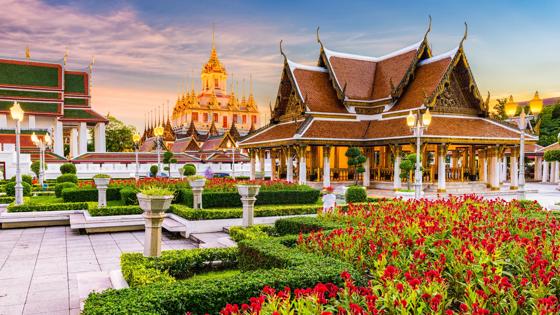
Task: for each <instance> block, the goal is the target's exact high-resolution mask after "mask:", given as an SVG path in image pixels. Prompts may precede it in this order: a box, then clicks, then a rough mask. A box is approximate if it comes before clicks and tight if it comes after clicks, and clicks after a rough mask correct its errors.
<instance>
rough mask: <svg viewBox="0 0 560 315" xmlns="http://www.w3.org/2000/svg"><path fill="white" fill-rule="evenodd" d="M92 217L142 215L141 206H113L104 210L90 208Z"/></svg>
mask: <svg viewBox="0 0 560 315" xmlns="http://www.w3.org/2000/svg"><path fill="white" fill-rule="evenodd" d="M88 212H89V214H90V215H91V216H92V217H99V216H111V215H131V214H142V212H143V211H142V209H140V207H139V206H112V207H103V208H90V209H89V210H88Z"/></svg>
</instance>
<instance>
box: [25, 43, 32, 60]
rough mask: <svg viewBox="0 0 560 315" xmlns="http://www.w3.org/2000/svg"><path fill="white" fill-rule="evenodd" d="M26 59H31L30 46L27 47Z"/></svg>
mask: <svg viewBox="0 0 560 315" xmlns="http://www.w3.org/2000/svg"><path fill="white" fill-rule="evenodd" d="M25 59H27V60H29V59H31V52H30V51H29V46H26V47H25Z"/></svg>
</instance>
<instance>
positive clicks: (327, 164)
mask: <svg viewBox="0 0 560 315" xmlns="http://www.w3.org/2000/svg"><path fill="white" fill-rule="evenodd" d="M330 156H331V147H329V146H324V147H323V187H329V186H330V185H331V160H330Z"/></svg>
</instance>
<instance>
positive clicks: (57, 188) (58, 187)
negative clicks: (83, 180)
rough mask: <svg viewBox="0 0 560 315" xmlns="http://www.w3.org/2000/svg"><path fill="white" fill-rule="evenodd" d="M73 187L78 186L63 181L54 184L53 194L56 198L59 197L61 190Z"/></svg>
mask: <svg viewBox="0 0 560 315" xmlns="http://www.w3.org/2000/svg"><path fill="white" fill-rule="evenodd" d="M73 188H78V186H77V185H76V184H74V183H72V182H64V183H60V184H56V186H55V187H54V195H55V196H56V197H57V198H60V197H62V190H64V189H73Z"/></svg>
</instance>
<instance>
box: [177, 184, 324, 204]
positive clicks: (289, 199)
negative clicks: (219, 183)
mask: <svg viewBox="0 0 560 315" xmlns="http://www.w3.org/2000/svg"><path fill="white" fill-rule="evenodd" d="M179 194H180V199H181V200H182V202H183V204H184V205H187V206H189V207H192V206H193V194H192V191H191V190H190V189H182V190H180V191H179ZM320 194H321V192H320V191H319V190H317V189H313V188H309V187H307V188H300V189H298V190H276V191H266V190H261V191H260V192H259V195H258V196H257V201H256V202H255V205H273V204H276V205H281V204H314V203H316V202H317V200H318V199H319V196H320ZM202 206H203V207H204V208H223V207H241V206H242V204H241V196H239V193H238V192H236V191H235V192H221V191H209V190H203V191H202Z"/></svg>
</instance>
